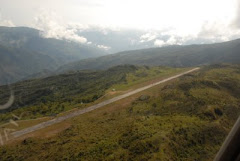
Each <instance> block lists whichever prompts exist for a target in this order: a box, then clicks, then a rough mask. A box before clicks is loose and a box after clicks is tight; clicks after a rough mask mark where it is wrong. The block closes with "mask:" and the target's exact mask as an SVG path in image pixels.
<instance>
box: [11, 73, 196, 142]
mask: <svg viewBox="0 0 240 161" xmlns="http://www.w3.org/2000/svg"><path fill="white" fill-rule="evenodd" d="M196 70H199V68H194V69H191V70H189V71H186V72H183V73H181V74H177V75H175V76H172V77H169V78H166V79H164V80H161V81H159V82H156V83H153V84H150V85H147V86H144V87H141V88H138V89H136V90H133V91H131V92H128V93H126V94H123V95H120V96H117V97H114V98H112V99H109V100H106V101H103V102H101V103H99V104H96V105H93V106H90V107H87V108H85V109H81V110H77V111H74V112H72V113H70V114H66V115H65V116H61V117H58V118H55V119H52V120H49V121H46V122H42V123H40V124H37V125H35V126H32V127H29V128H26V129H23V130H20V131H16V132H13V133H11V135H12V136H13V137H14V138H17V137H20V136H22V135H25V134H28V133H31V132H34V131H36V130H39V129H43V128H45V127H48V126H51V125H54V124H57V123H59V122H62V121H64V120H66V119H69V118H73V117H75V116H79V115H81V114H84V113H87V112H90V111H93V110H95V109H98V108H101V107H103V106H105V105H108V104H110V103H113V102H116V101H118V100H121V99H123V98H126V97H129V96H131V95H133V94H136V93H139V92H141V91H144V90H146V89H149V88H151V87H154V86H156V85H159V84H161V83H164V82H167V81H170V80H172V79H175V78H178V77H181V76H183V75H185V74H188V73H191V72H194V71H196Z"/></svg>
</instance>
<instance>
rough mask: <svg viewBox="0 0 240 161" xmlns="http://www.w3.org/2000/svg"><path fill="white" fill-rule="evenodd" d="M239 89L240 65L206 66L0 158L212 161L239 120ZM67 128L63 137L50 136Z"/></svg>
mask: <svg viewBox="0 0 240 161" xmlns="http://www.w3.org/2000/svg"><path fill="white" fill-rule="evenodd" d="M121 69H122V68H121ZM131 69H134V68H132V67H131ZM144 70H145V71H146V68H145V69H144ZM151 72H152V70H151ZM239 89H240V66H239V65H225V64H222V65H211V66H205V67H202V69H201V70H200V71H198V72H195V73H192V74H188V75H185V76H183V77H181V78H179V79H178V80H176V81H173V82H169V83H167V84H165V85H160V86H158V87H156V88H152V89H149V90H146V91H144V92H142V93H140V94H137V95H134V96H131V97H130V98H125V99H124V100H122V101H119V102H117V103H114V104H111V105H107V106H106V107H105V108H102V109H99V110H96V111H94V112H90V113H88V114H85V115H82V116H81V117H77V118H74V119H72V120H68V121H67V122H65V123H63V124H60V125H56V126H55V127H52V128H50V129H45V130H44V131H40V132H39V134H38V135H37V136H38V137H30V138H27V139H24V140H22V141H19V142H15V143H14V144H10V145H5V146H3V147H1V148H0V156H1V159H2V160H23V159H24V160H34V159H36V160H89V161H93V160H114V161H116V160H132V161H135V160H142V161H147V160H150V161H151V160H152V161H155V160H175V161H181V160H189V161H194V160H199V161H210V160H213V158H214V156H215V155H216V153H217V151H218V150H219V148H220V146H221V144H222V142H223V140H224V138H225V137H226V135H227V134H228V132H229V130H230V128H231V127H232V125H233V124H234V122H235V121H236V119H237V118H238V116H239V114H240V108H239V104H240V97H239V96H240V90H239ZM142 96H145V97H144V99H142V98H143V97H142ZM66 125H68V126H67V127H66V128H65V130H63V131H62V132H60V133H59V134H55V135H50V136H49V135H46V134H47V133H48V132H49V131H48V130H53V131H58V130H57V128H60V127H62V126H66ZM32 136H34V135H32Z"/></svg>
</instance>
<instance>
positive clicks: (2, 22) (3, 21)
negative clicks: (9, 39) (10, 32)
mask: <svg viewBox="0 0 240 161" xmlns="http://www.w3.org/2000/svg"><path fill="white" fill-rule="evenodd" d="M0 26H7V27H14V26H15V25H14V24H13V22H12V21H11V20H7V19H4V18H3V17H2V14H1V13H0Z"/></svg>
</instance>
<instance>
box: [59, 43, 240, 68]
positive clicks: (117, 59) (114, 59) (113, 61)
mask: <svg viewBox="0 0 240 161" xmlns="http://www.w3.org/2000/svg"><path fill="white" fill-rule="evenodd" d="M239 51H240V39H237V40H233V41H228V42H223V43H215V44H205V45H188V46H177V45H174V46H166V47H162V48H149V49H142V50H133V51H125V52H120V53H117V54H112V55H107V56H102V57H98V58H91V59H86V60H81V61H78V62H74V63H70V64H67V65H64V66H62V67H60V68H59V69H58V71H59V72H64V71H71V70H84V69H105V68H109V67H112V66H116V65H121V64H134V65H148V66H159V65H161V66H172V67H189V66H198V65H205V64H213V63H239V62H240V52H239Z"/></svg>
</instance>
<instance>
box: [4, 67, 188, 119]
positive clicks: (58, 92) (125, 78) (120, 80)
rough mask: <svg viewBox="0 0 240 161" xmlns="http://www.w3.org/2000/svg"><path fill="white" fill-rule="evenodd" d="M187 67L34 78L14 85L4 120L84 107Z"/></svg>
mask: <svg viewBox="0 0 240 161" xmlns="http://www.w3.org/2000/svg"><path fill="white" fill-rule="evenodd" d="M183 70H184V69H174V68H166V67H151V68H149V67H137V66H133V65H125V66H117V67H113V68H110V69H108V70H105V71H79V72H72V73H68V74H62V75H57V76H52V77H47V78H44V79H33V80H28V81H23V82H19V83H16V84H13V85H11V86H10V89H12V90H13V91H14V95H15V101H14V104H13V105H12V106H11V108H10V109H7V110H5V111H1V112H2V114H0V123H1V122H6V121H8V120H9V119H11V118H12V114H15V115H16V116H20V115H21V117H22V119H34V118H38V117H42V116H56V115H57V114H59V113H61V112H64V111H68V110H70V109H73V108H76V107H78V108H84V107H86V106H88V105H89V104H91V103H93V102H95V101H96V100H98V99H99V98H101V97H103V96H104V95H105V94H106V92H109V91H111V90H112V89H113V88H114V89H115V90H118V91H119V90H128V89H129V88H130V87H132V86H134V85H138V84H141V83H142V82H145V81H147V80H152V79H155V78H158V77H163V76H167V75H170V74H175V73H176V72H180V71H183ZM9 95H10V91H9V87H8V86H1V87H0V104H4V103H5V102H7V99H8V98H9Z"/></svg>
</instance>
